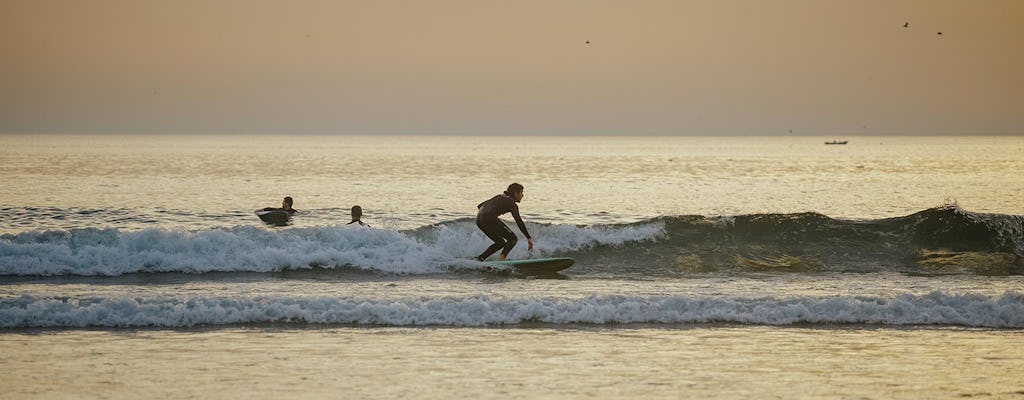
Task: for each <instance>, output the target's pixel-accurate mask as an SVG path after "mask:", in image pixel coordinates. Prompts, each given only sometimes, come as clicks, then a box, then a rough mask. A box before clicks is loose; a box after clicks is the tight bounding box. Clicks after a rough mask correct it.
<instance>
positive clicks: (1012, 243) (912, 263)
mask: <svg viewBox="0 0 1024 400" xmlns="http://www.w3.org/2000/svg"><path fill="white" fill-rule="evenodd" d="M530 230H531V232H533V233H534V236H535V237H536V238H537V248H536V250H535V251H534V252H533V253H532V254H529V253H527V252H526V250H525V246H523V245H520V246H518V247H517V248H516V249H515V250H514V251H513V253H512V255H511V257H512V258H526V257H530V256H531V255H532V256H534V257H543V256H556V255H557V256H571V257H574V258H576V259H577V266H575V267H573V269H572V270H571V273H577V274H585V273H601V274H614V275H636V276H641V277H642V276H664V275H673V274H688V273H703V272H714V271H764V270H768V271H791V272H822V271H832V272H878V271H896V272H907V273H923V274H956V273H969V274H988V275H1015V274H1022V273H1024V217H1022V216H1016V215H1002V214H983V213H974V212H969V211H966V210H963V209H960V208H958V207H956V206H943V207H937V208H932V209H928V210H924V211H921V212H918V213H914V214H912V215H908V216H903V217H897V218H887V219H878V220H839V219H833V218H829V217H827V216H825V215H821V214H818V213H798V214H752V215H738V216H728V217H709V216H673V217H661V218H655V219H651V220H647V221H642V222H637V223H632V224H607V225H590V226H575V225H567V224H531V226H530ZM487 245H488V241H487V239H486V238H485V237H484V235H482V234H480V233H479V232H478V230H477V228H476V227H475V226H474V224H473V222H472V220H470V219H459V220H454V221H448V222H443V223H439V224H434V225H429V226H425V227H422V228H419V229H415V230H410V231H393V230H381V229H362V228H359V227H351V226H333V227H316V228H290V229H265V228H258V227H234V228H218V229H206V230H199V231H181V230H167V229H161V228H150V229H144V230H141V231H121V230H118V229H116V228H110V229H93V228H85V229H72V230H51V231H29V232H22V233H18V234H6V235H2V236H0V275H23V276H37V275H38V276H54V275H83V276H116V275H122V274H131V273H146V272H180V273H206V272H232V271H233V272H274V271H281V270H287V269H303V268H314V267H318V268H328V269H331V268H352V269H356V270H366V271H373V272H380V273H394V274H431V273H442V272H448V271H452V270H458V269H473V268H479V264H476V263H475V262H471V261H469V259H470V258H471V257H472V256H474V255H476V254H477V253H478V252H479V251H480V250H481V249H483V248H485V247H486V246H487Z"/></svg>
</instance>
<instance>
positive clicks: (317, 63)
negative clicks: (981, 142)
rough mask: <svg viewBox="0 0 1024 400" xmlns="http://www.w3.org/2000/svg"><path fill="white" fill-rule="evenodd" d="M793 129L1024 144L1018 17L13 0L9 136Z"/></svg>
mask: <svg viewBox="0 0 1024 400" xmlns="http://www.w3.org/2000/svg"><path fill="white" fill-rule="evenodd" d="M904 23H909V26H908V27H906V28H904V26H903V25H904ZM938 32H942V34H941V35H940V34H938ZM587 41H589V44H588V43H587ZM790 130H792V132H793V134H818V135H837V134H848V135H855V134H1024V1H1022V0H956V1H950V0H913V1H911V0H850V1H840V0H742V1H741V0H707V1H688V0H669V1H645V0H639V1H636V0H634V1H600V0H542V1H530V0H515V1H511V0H510V1H488V0H467V1H442V0H437V1H414V0H409V1H379V0H374V1H366V0H360V1H340V0H339V1H302V0H299V1H257V0H201V1H195V0H167V1H164V0H0V133H37V132H38V133H75V132H85V133H257V132H258V133H351V134H360V133H391V134H405V133H434V134H703V135H710V134H787V133H788V132H789V131H790Z"/></svg>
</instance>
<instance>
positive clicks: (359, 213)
mask: <svg viewBox="0 0 1024 400" xmlns="http://www.w3.org/2000/svg"><path fill="white" fill-rule="evenodd" d="M362 217H363V208H362V207H360V206H352V220H353V221H358V220H359V219H360V218H362Z"/></svg>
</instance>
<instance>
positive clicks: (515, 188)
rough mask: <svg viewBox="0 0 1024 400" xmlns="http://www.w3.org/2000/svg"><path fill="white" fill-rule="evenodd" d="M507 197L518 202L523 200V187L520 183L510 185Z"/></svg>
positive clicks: (506, 191)
mask: <svg viewBox="0 0 1024 400" xmlns="http://www.w3.org/2000/svg"><path fill="white" fill-rule="evenodd" d="M505 195H506V196H508V197H511V198H512V199H514V200H515V201H516V202H519V201H521V200H522V199H523V185H520V184H518V183H513V184H511V185H508V189H505Z"/></svg>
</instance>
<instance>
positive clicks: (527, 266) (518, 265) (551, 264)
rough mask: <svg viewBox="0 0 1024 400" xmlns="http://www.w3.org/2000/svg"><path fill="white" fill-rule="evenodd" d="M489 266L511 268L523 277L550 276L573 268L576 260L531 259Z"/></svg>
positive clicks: (493, 263)
mask: <svg viewBox="0 0 1024 400" xmlns="http://www.w3.org/2000/svg"><path fill="white" fill-rule="evenodd" d="M487 263H488V264H491V265H494V266H500V267H509V268H511V269H512V271H513V272H515V273H518V274H522V275H549V274H554V273H556V272H558V271H561V270H563V269H566V268H569V267H571V266H572V265H573V264H574V263H576V260H573V259H571V258H568V257H555V258H529V259H525V260H505V261H488V262H487Z"/></svg>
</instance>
